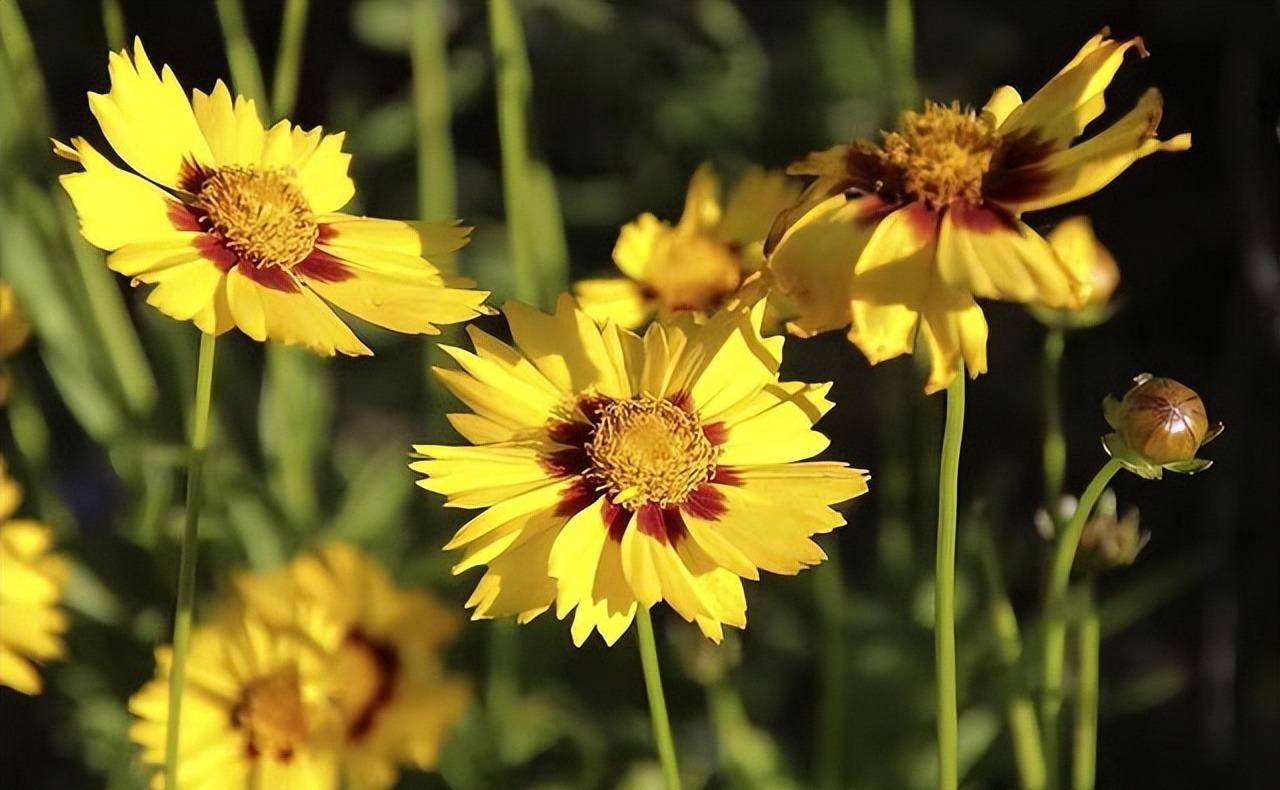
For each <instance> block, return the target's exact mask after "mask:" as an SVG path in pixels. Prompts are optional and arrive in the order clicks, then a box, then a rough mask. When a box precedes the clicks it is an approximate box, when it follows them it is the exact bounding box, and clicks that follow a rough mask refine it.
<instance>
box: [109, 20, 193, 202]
mask: <svg viewBox="0 0 1280 790" xmlns="http://www.w3.org/2000/svg"><path fill="white" fill-rule="evenodd" d="M107 70H108V71H109V72H110V74H111V90H110V91H109V92H108V93H106V94H101V93H90V94H89V109H90V110H92V111H93V115H94V117H95V118H97V119H98V124H99V125H100V126H101V127H102V133H103V134H104V135H105V136H106V138H107V140H108V141H109V142H110V143H111V147H112V148H114V149H115V150H116V153H118V154H120V156H121V158H123V159H124V160H125V162H127V163H128V164H129V166H130V167H132V168H133V169H134V170H137V171H138V172H139V173H141V174H142V175H144V176H146V177H147V178H149V179H151V180H152V181H155V182H157V183H160V184H164V185H165V186H169V187H180V186H181V185H182V176H183V174H184V165H186V164H187V163H194V164H203V165H212V164H214V159H213V153H212V152H211V151H210V150H209V144H208V143H207V142H206V141H205V138H204V135H203V134H202V133H201V131H200V126H199V124H198V123H196V117H195V114H194V113H193V112H192V110H191V104H190V103H189V102H188V101H187V97H186V94H185V93H184V92H183V90H182V86H181V85H179V84H178V78H177V77H175V76H174V75H173V72H172V71H171V70H170V69H169V67H168V66H165V67H164V68H163V70H162V73H161V74H157V73H156V70H155V67H153V66H152V65H151V61H150V60H148V59H147V53H146V51H145V50H144V49H143V48H142V39H139V38H135V39H134V42H133V58H132V59H130V58H129V53H128V52H127V51H121V52H118V53H117V52H112V53H111V54H110V56H109V57H108V66H107Z"/></svg>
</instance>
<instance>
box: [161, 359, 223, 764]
mask: <svg viewBox="0 0 1280 790" xmlns="http://www.w3.org/2000/svg"><path fill="white" fill-rule="evenodd" d="M216 342H217V337H216V336H215V335H208V334H202V335H200V363H199V367H198V368H197V370H196V399H195V407H194V409H193V411H192V417H191V457H190V461H189V463H188V466H187V514H186V518H185V519H184V521H183V526H182V554H181V557H180V559H179V560H178V601H177V606H176V614H175V615H174V620H173V665H172V666H171V667H170V669H169V714H168V721H167V724H166V730H165V760H164V775H165V783H164V786H165V787H178V754H179V749H178V746H179V737H180V735H181V722H182V691H183V687H184V685H185V684H186V679H187V643H188V642H189V641H190V637H191V612H192V609H193V608H194V607H195V595H196V551H197V549H198V539H199V528H200V504H201V496H202V493H203V489H202V488H201V485H200V481H201V477H202V476H203V473H204V457H205V448H206V447H207V446H208V444H209V406H210V403H211V402H212V400H213V397H212V396H213V356H214V346H215V344H216Z"/></svg>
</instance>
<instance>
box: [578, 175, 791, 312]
mask: <svg viewBox="0 0 1280 790" xmlns="http://www.w3.org/2000/svg"><path fill="white" fill-rule="evenodd" d="M799 191H800V190H799V189H798V188H797V187H796V186H795V184H794V183H793V182H792V181H791V180H790V179H788V178H787V177H786V176H784V175H783V174H781V173H776V172H768V171H765V170H761V169H760V168H751V169H749V170H747V172H746V173H745V174H744V175H743V176H742V178H740V179H739V180H738V182H737V183H735V184H734V185H733V188H732V189H731V190H730V192H729V197H728V201H727V202H725V203H724V204H723V205H722V204H721V201H720V179H719V178H718V177H717V176H716V172H715V170H714V169H713V168H712V167H711V165H710V164H703V165H702V166H701V167H699V168H698V169H697V171H695V172H694V174H693V178H692V180H690V182H689V190H688V192H687V194H686V195H685V204H684V213H683V214H682V215H681V216H680V221H679V222H678V223H676V224H675V225H674V226H673V225H671V223H669V222H666V221H665V220H660V219H658V218H657V217H655V216H654V215H652V214H641V215H640V216H639V217H638V218H636V219H635V220H634V221H632V222H630V223H628V224H627V225H626V226H625V227H623V229H622V232H621V233H620V234H619V235H618V242H617V244H616V245H615V246H614V248H613V261H614V263H615V264H617V266H618V269H620V270H621V271H622V274H623V275H624V276H623V277H619V278H611V279H596V280H583V281H582V282H579V283H578V284H577V285H576V286H575V288H574V292H575V294H576V295H577V297H578V303H579V304H581V305H582V309H583V310H585V311H586V313H587V314H588V315H590V316H591V317H592V318H594V319H595V320H596V321H598V322H600V323H604V322H605V321H613V322H615V323H617V324H619V325H621V326H623V327H626V328H628V329H635V328H637V327H639V326H642V325H643V324H644V323H646V322H647V321H649V320H650V319H651V318H653V317H654V315H655V314H656V315H659V316H671V315H675V314H679V313H684V312H692V313H699V314H706V313H709V312H712V311H714V310H716V309H717V308H719V307H722V306H724V305H725V304H726V303H727V302H728V301H729V300H730V299H731V298H732V297H734V296H735V295H738V294H739V293H740V291H741V290H742V289H743V286H744V284H746V283H747V282H748V280H751V281H752V282H755V281H756V280H752V276H753V275H754V274H755V273H756V272H759V271H760V269H761V267H762V266H763V264H764V255H763V252H762V248H763V242H764V237H765V234H767V233H768V232H769V226H770V225H771V223H772V222H773V218H774V217H775V216H777V214H778V212H779V211H781V210H783V209H784V208H786V207H787V206H789V205H791V204H792V203H793V202H795V199H796V196H797V195H798V194H799ZM757 280H758V278H757Z"/></svg>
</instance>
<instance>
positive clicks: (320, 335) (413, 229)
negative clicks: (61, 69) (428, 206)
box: [55, 41, 487, 355]
mask: <svg viewBox="0 0 1280 790" xmlns="http://www.w3.org/2000/svg"><path fill="white" fill-rule="evenodd" d="M109 70H110V73H111V90H110V92H109V93H106V94H97V93H90V94H89V107H90V109H91V110H92V111H93V114H94V116H95V117H96V118H97V119H98V123H99V124H100V125H101V127H102V132H103V134H104V135H105V136H106V138H107V141H108V142H109V143H110V144H111V147H112V148H114V149H115V151H116V153H117V154H119V156H120V158H121V159H123V160H124V161H125V163H126V164H128V165H129V166H130V167H131V168H133V169H134V170H135V171H136V172H137V173H138V174H141V176H142V177H139V175H135V174H133V173H129V172H126V171H124V170H121V169H120V168H118V167H116V166H115V165H114V164H112V163H111V162H110V161H108V159H107V158H106V157H104V156H102V155H101V154H99V153H98V152H97V151H96V150H94V148H93V147H92V146H91V145H90V144H89V143H88V142H86V141H85V140H84V139H83V138H79V137H77V138H74V139H72V141H71V144H70V145H69V146H68V145H65V144H62V143H55V150H56V152H57V153H58V154H59V155H61V156H63V157H65V158H67V159H70V160H72V161H74V162H78V163H80V165H82V166H83V168H84V170H83V171H82V172H78V173H73V174H70V175H64V176H62V177H61V179H60V180H61V182H62V185H63V187H64V188H65V189H66V190H67V193H68V194H70V195H71V199H72V201H73V202H74V203H75V206H76V211H77V212H78V213H79V215H80V224H81V232H82V233H83V234H84V237H85V238H86V239H88V240H89V242H90V243H92V244H94V245H95V246H97V247H100V248H102V249H104V250H110V251H112V252H111V255H110V256H108V258H107V265H108V266H110V267H111V268H112V269H113V270H114V271H116V272H119V273H120V274H123V275H125V276H127V277H130V278H132V279H133V282H134V284H137V283H147V284H151V285H154V286H155V288H153V289H152V291H151V293H150V295H149V296H148V298H147V301H148V302H149V303H151V304H152V305H153V306H155V307H156V308H157V309H159V310H160V311H161V312H163V313H165V314H166V315H169V316H171V317H173V318H176V319H179V320H183V321H185V320H190V321H192V322H194V323H195V324H196V326H198V327H199V328H200V329H201V330H202V331H204V332H208V333H211V334H221V333H223V332H226V331H227V330H229V329H230V328H231V327H232V326H237V327H239V328H240V330H241V331H242V332H244V333H245V334H246V335H248V336H249V337H252V338H253V339H255V340H267V339H268V338H269V339H271V340H274V341H277V342H280V343H284V344H286V345H289V344H298V345H303V346H306V347H307V348H310V349H311V350H313V351H315V352H317V353H319V354H325V355H331V354H333V353H334V352H335V351H340V352H342V353H344V354H351V355H361V354H369V353H371V352H370V351H369V349H368V348H367V347H366V346H365V345H364V343H362V342H361V341H360V340H359V339H358V338H357V337H356V336H355V334H353V333H352V331H351V329H350V328H349V327H348V326H347V324H346V323H345V322H344V321H343V320H342V319H340V318H339V317H338V315H337V314H335V313H334V311H333V309H332V308H333V307H336V308H338V309H339V310H342V311H343V312H346V313H349V314H351V315H354V316H356V317H358V318H361V319H364V320H365V321H368V322H369V323H371V324H376V325H378V326H381V327H384V328H386V329H390V330H393V331H396V332H407V333H412V334H436V333H438V332H439V329H438V328H437V326H436V324H450V323H456V322H458V321H466V320H468V319H470V318H473V317H475V316H476V315H477V314H479V313H480V312H481V311H482V309H483V308H482V306H481V305H482V302H483V301H484V298H485V297H486V295H487V294H486V293H485V292H482V291H473V290H466V288H468V287H469V286H470V285H471V283H470V282H469V281H463V280H459V279H456V278H447V277H445V276H444V275H442V274H441V273H440V271H439V270H438V269H437V268H436V267H435V266H434V265H432V264H431V263H430V262H428V260H427V258H432V257H436V256H440V255H445V254H448V253H450V252H453V251H455V250H457V249H459V248H461V247H462V246H463V245H464V244H465V243H466V241H467V234H468V232H469V231H468V229H466V228H461V227H457V226H455V225H452V224H423V225H417V226H415V225H412V224H409V223H406V222H399V221H394V220H384V219H371V218H368V217H357V216H352V215H349V214H342V213H338V212H339V209H341V208H342V207H343V206H344V205H345V204H346V203H347V202H348V201H350V200H351V198H352V196H353V194H354V193H355V187H354V185H353V184H352V182H351V179H350V178H349V177H348V176H347V166H348V163H349V161H350V159H351V156H350V155H349V154H346V153H343V151H342V142H343V135H342V134H323V133H322V131H321V130H320V129H319V128H318V127H317V128H315V129H312V130H310V131H303V130H302V129H301V128H297V127H294V126H292V125H291V124H290V123H289V122H288V121H280V122H279V123H277V124H276V125H275V126H272V127H271V128H270V129H264V128H263V125H262V122H261V120H259V118H258V113H257V110H256V108H255V107H254V102H253V101H252V100H248V99H245V98H244V97H236V98H235V100H234V101H233V100H232V97H231V94H230V92H228V90H227V88H226V86H225V85H223V84H222V82H221V81H219V82H218V83H217V84H216V85H215V86H214V89H213V92H212V93H211V94H209V95H205V94H204V93H201V92H200V91H194V92H193V93H192V97H191V101H190V102H188V100H187V97H186V95H185V94H184V93H183V90H182V87H181V86H180V85H179V84H178V80H177V77H175V76H174V75H173V72H172V71H170V70H169V68H168V67H167V66H166V67H164V69H163V70H162V72H161V73H160V74H157V73H156V70H155V68H154V67H153V66H152V65H151V62H150V61H149V60H148V59H147V55H146V52H144V51H143V48H142V42H141V41H135V43H134V54H133V58H132V59H130V57H129V55H128V53H127V52H119V53H112V54H111V57H110V66H109ZM455 286H456V287H455Z"/></svg>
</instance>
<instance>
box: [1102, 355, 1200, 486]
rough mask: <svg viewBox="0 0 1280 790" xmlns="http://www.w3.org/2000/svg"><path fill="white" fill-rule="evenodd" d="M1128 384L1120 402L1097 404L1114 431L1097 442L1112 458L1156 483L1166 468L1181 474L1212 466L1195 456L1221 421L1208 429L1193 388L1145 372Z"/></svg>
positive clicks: (1198, 398)
mask: <svg viewBox="0 0 1280 790" xmlns="http://www.w3.org/2000/svg"><path fill="white" fill-rule="evenodd" d="M1133 382H1134V385H1133V387H1131V388H1130V389H1129V391H1128V392H1126V393H1125V395H1124V398H1122V399H1121V400H1116V399H1115V398H1113V397H1112V396H1110V395H1108V396H1107V397H1106V399H1105V400H1104V401H1103V402H1102V412H1103V415H1104V416H1105V417H1106V420H1107V424H1108V425H1110V426H1111V427H1112V428H1113V429H1114V432H1113V433H1109V434H1107V435H1106V436H1104V437H1103V438H1102V444H1103V446H1104V447H1105V448H1106V450H1107V452H1108V453H1109V454H1110V455H1111V457H1112V458H1115V459H1116V460H1117V461H1119V462H1120V463H1121V464H1122V465H1123V466H1124V467H1125V468H1126V469H1128V470H1129V471H1131V472H1133V473H1134V474H1137V475H1140V476H1142V477H1146V478H1155V479H1158V478H1159V477H1160V475H1161V472H1162V471H1163V470H1166V469H1167V470H1169V471H1171V472H1183V473H1186V474H1193V473H1195V472H1201V471H1204V470H1205V469H1208V468H1209V466H1210V465H1212V463H1213V462H1212V461H1209V460H1206V459H1203V458H1197V457H1196V453H1198V452H1199V451H1200V448H1201V447H1203V446H1204V445H1206V444H1208V443H1209V442H1211V441H1213V440H1214V439H1216V438H1217V437H1218V434H1220V433H1222V423H1215V424H1213V425H1210V423H1209V418H1208V417H1207V416H1206V414H1205V409H1204V401H1202V400H1200V396H1199V395H1197V394H1196V392H1195V390H1192V389H1191V388H1190V387H1187V386H1186V385H1184V384H1180V383H1178V382H1176V381H1174V380H1173V379H1167V378H1160V377H1157V376H1152V375H1151V374H1150V373H1142V374H1140V375H1138V376H1136V377H1135V378H1134V380H1133Z"/></svg>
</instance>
